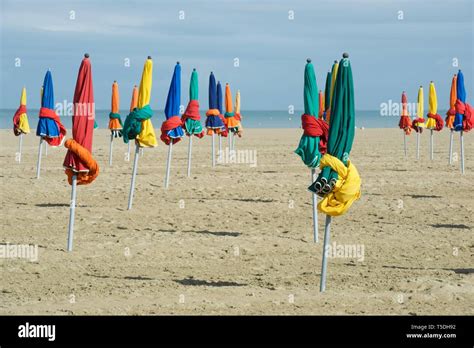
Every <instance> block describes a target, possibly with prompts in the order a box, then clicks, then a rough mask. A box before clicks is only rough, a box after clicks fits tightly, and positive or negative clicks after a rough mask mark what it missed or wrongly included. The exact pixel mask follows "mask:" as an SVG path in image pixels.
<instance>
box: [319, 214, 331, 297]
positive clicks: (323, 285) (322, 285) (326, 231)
mask: <svg viewBox="0 0 474 348" xmlns="http://www.w3.org/2000/svg"><path fill="white" fill-rule="evenodd" d="M330 232H331V216H329V215H326V225H325V226H324V247H323V264H322V267H321V283H320V285H319V291H320V292H324V291H325V290H326V270H327V267H328V255H327V254H328V252H327V250H326V249H327V247H328V246H329V233H330Z"/></svg>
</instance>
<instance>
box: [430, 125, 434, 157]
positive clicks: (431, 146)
mask: <svg viewBox="0 0 474 348" xmlns="http://www.w3.org/2000/svg"><path fill="white" fill-rule="evenodd" d="M433 146H434V143H433V130H432V129H430V159H431V160H433V159H434V154H433V152H434V149H433Z"/></svg>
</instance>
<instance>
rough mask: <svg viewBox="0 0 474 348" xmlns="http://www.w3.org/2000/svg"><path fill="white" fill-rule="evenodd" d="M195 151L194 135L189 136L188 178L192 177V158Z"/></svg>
mask: <svg viewBox="0 0 474 348" xmlns="http://www.w3.org/2000/svg"><path fill="white" fill-rule="evenodd" d="M192 151H193V135H192V134H191V135H190V136H189V144H188V178H189V177H191V156H192Z"/></svg>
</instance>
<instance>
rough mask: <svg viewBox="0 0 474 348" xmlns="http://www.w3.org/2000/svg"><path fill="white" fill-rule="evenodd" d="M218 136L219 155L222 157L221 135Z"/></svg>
mask: <svg viewBox="0 0 474 348" xmlns="http://www.w3.org/2000/svg"><path fill="white" fill-rule="evenodd" d="M218 136H219V155H222V135H220V134H219V135H218Z"/></svg>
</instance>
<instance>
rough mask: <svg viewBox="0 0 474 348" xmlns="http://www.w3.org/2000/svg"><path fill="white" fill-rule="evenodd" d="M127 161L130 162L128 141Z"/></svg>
mask: <svg viewBox="0 0 474 348" xmlns="http://www.w3.org/2000/svg"><path fill="white" fill-rule="evenodd" d="M126 158H127V162H130V142H128V155H127V157H126Z"/></svg>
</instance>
